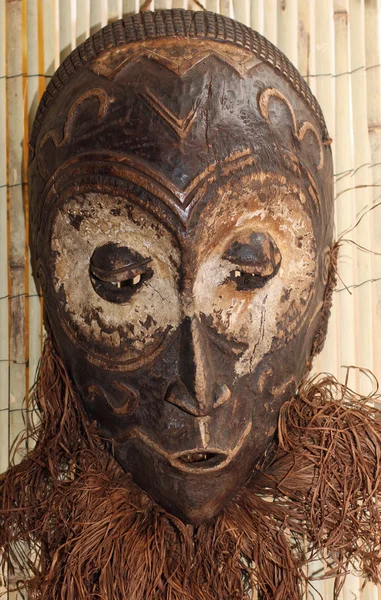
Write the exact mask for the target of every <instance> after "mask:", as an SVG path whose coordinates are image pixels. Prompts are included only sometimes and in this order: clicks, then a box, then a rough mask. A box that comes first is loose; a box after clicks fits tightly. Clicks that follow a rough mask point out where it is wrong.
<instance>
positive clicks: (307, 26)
mask: <svg viewBox="0 0 381 600" xmlns="http://www.w3.org/2000/svg"><path fill="white" fill-rule="evenodd" d="M314 17H315V0H310V1H309V2H299V4H298V64H297V67H298V69H299V71H300V73H301V74H302V75H303V77H304V78H305V79H306V81H307V83H308V85H309V86H310V87H311V89H312V91H315V89H314V88H315V78H314V77H312V78H311V77H310V74H311V73H316V56H315V52H314V48H315V27H314V23H315V19H314Z"/></svg>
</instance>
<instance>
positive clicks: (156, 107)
mask: <svg viewBox="0 0 381 600" xmlns="http://www.w3.org/2000/svg"><path fill="white" fill-rule="evenodd" d="M139 97H140V98H141V99H142V100H144V102H146V103H147V104H148V106H149V107H150V108H151V109H152V110H153V111H154V112H155V113H156V114H157V115H158V116H159V117H160V118H161V119H162V120H163V121H164V122H165V123H166V124H167V125H168V126H169V127H170V128H171V129H172V130H173V131H174V132H175V133H176V135H177V136H178V137H179V138H180V139H181V140H184V139H185V138H186V137H187V135H188V133H189V131H190V129H191V128H192V126H193V124H194V122H195V119H196V117H197V111H198V109H199V108H200V105H201V103H202V100H203V98H202V97H200V98H199V99H198V101H197V102H196V104H195V106H194V107H192V108H191V110H190V111H189V113H188V114H187V115H186V116H185V117H184V118H183V119H180V118H179V117H176V115H175V114H174V113H173V112H172V111H171V110H170V109H169V108H167V107H166V106H165V104H163V102H162V101H161V100H160V99H159V98H158V97H157V96H155V94H154V93H153V92H151V91H150V90H149V89H148V88H146V89H144V90H143V91H142V92H140V93H139Z"/></svg>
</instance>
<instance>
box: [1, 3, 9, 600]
mask: <svg viewBox="0 0 381 600" xmlns="http://www.w3.org/2000/svg"><path fill="white" fill-rule="evenodd" d="M7 37H8V36H7V27H6V8H5V0H0V148H1V150H0V155H1V160H0V444H1V446H0V472H1V473H3V472H4V471H5V470H6V469H7V467H8V448H9V412H8V408H9V345H8V339H9V335H8V334H9V319H8V292H9V290H8V227H7V187H6V185H7V161H6V156H7V133H6V132H7V117H8V115H7V108H8V107H7V95H6V79H5V77H6V74H7V64H6V52H7V50H6V40H7ZM2 594H4V600H8V594H7V592H6V589H5V587H4V585H3V582H2V578H1V575H0V596H1V595H2Z"/></svg>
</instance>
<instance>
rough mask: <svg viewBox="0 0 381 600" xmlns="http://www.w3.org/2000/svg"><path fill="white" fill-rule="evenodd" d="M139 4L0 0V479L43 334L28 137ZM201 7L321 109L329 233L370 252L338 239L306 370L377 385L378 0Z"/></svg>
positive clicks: (380, 371)
mask: <svg viewBox="0 0 381 600" xmlns="http://www.w3.org/2000/svg"><path fill="white" fill-rule="evenodd" d="M140 4H143V0H141V2H139V0H0V153H1V154H0V157H1V160H0V472H2V471H4V470H5V469H6V467H7V465H8V460H9V454H10V448H11V446H12V444H13V442H14V440H15V438H16V436H17V434H18V433H19V431H20V430H21V429H22V428H24V427H25V419H26V415H27V411H28V390H29V388H30V386H31V385H32V384H33V381H34V377H35V373H36V367H37V364H38V360H39V356H40V352H41V344H42V338H43V329H42V323H41V299H40V298H39V297H38V296H37V294H36V290H35V286H34V283H33V279H32V277H31V273H30V267H29V257H28V225H27V224H28V199H27V197H28V183H27V164H26V157H27V140H28V135H29V132H30V131H31V125H32V121H33V117H34V114H35V111H36V107H37V104H38V100H39V98H40V97H41V94H42V93H43V91H44V89H45V86H46V84H47V82H48V81H49V78H50V77H51V76H52V74H53V72H54V71H55V69H56V68H57V67H58V65H59V64H60V62H61V61H62V60H63V59H64V58H65V57H66V56H67V55H68V54H69V52H70V51H71V50H72V49H73V48H74V47H75V46H77V45H78V44H79V43H81V42H82V41H83V40H85V39H86V37H87V36H88V35H89V34H91V33H93V32H94V31H96V30H97V29H99V28H100V27H102V26H104V25H106V24H107V22H109V21H113V20H116V19H118V18H120V17H122V16H123V15H124V14H129V13H132V12H136V11H138V10H139V9H140ZM145 4H147V3H145ZM203 5H204V7H205V8H206V9H208V10H212V11H216V12H221V13H222V14H225V15H229V16H232V17H235V18H236V19H237V20H239V21H242V22H243V23H246V24H247V25H250V26H251V27H253V28H254V29H256V30H257V31H259V32H260V33H263V34H264V35H265V36H266V37H267V38H268V39H270V40H271V41H272V42H273V43H274V44H276V45H277V46H278V47H279V48H281V50H283V51H284V52H285V53H286V55H287V56H288V57H289V58H290V59H291V61H292V62H293V63H294V64H295V65H296V66H297V67H298V68H299V70H300V72H301V73H302V74H303V75H304V76H305V77H306V79H307V81H308V83H309V85H310V86H311V88H312V90H313V92H314V93H315V95H316V96H317V98H318V100H319V101H320V103H321V105H322V108H323V112H324V114H325V117H326V120H327V124H328V128H329V131H330V134H331V136H332V138H333V145H332V148H333V154H334V159H335V185H336V228H337V230H336V233H337V236H339V235H342V234H344V239H345V240H352V242H355V243H356V244H358V245H359V246H361V247H363V248H366V249H370V250H372V251H373V253H369V252H366V251H364V250H361V249H359V247H358V246H356V245H355V244H353V243H352V242H351V241H345V242H344V243H343V246H342V250H341V257H340V261H339V272H340V277H341V280H340V281H339V285H338V289H337V290H336V293H335V301H334V308H333V312H332V318H331V324H330V330H329V335H328V339H327V342H326V346H325V349H324V352H323V354H322V356H321V357H319V358H318V360H317V364H316V367H315V368H316V370H317V371H330V372H332V373H333V374H334V375H336V376H337V377H338V378H339V379H344V377H345V375H346V369H345V367H347V366H351V365H357V366H360V367H364V368H366V369H370V370H372V371H373V372H374V373H375V374H376V375H378V377H381V256H379V255H377V254H376V252H381V206H380V207H379V206H378V204H379V203H380V201H381V94H380V91H381V67H380V63H381V56H380V55H381V0H203ZM171 7H176V8H196V3H195V2H193V1H188V0H173V1H171V0H155V1H154V0H152V2H151V3H150V5H149V8H151V9H154V8H156V9H160V8H171ZM355 225H357V226H356V227H355ZM350 383H351V385H352V386H353V387H355V388H356V389H357V390H359V391H362V392H369V390H370V387H371V384H370V381H369V378H368V377H367V376H366V375H364V374H362V373H361V372H360V371H355V370H352V371H350ZM319 567H320V569H323V566H322V565H319V564H317V565H316V570H318V569H319ZM362 583H363V582H361V580H359V579H357V578H356V577H355V576H353V575H350V576H349V577H348V580H347V584H346V586H345V590H344V591H343V593H342V598H343V600H349V599H351V600H355V599H361V600H376V599H377V600H380V599H381V590H377V589H376V587H375V586H373V585H370V584H368V585H366V586H365V588H364V589H363V590H361V587H362ZM332 587H333V583H332V581H330V580H329V579H328V580H325V581H324V582H321V583H316V589H317V591H318V592H320V593H321V594H322V596H323V598H324V599H326V600H330V599H331V598H332ZM308 597H309V598H313V595H311V592H309V594H308ZM315 597H318V594H316V596H315ZM10 598H12V600H13V598H15V596H14V595H13V594H9V599H10ZM110 600H111V599H110ZM216 600H217V599H216ZM290 600H291V599H290Z"/></svg>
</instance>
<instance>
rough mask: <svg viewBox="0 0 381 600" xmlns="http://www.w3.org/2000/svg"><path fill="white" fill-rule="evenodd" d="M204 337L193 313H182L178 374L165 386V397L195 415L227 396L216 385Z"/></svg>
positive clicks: (223, 390)
mask: <svg viewBox="0 0 381 600" xmlns="http://www.w3.org/2000/svg"><path fill="white" fill-rule="evenodd" d="M211 356H212V354H211V352H210V351H209V346H208V339H207V336H206V334H205V332H204V331H203V325H202V324H201V323H200V322H199V320H198V319H197V318H196V317H193V318H189V317H186V318H185V319H184V321H183V323H182V326H181V332H180V344H179V359H178V377H177V379H176V381H175V382H174V383H173V384H172V385H171V386H170V387H169V389H168V392H167V395H166V400H167V402H170V403H171V404H175V405H176V406H178V407H179V408H181V409H183V410H185V411H186V412H189V413H191V414H192V415H195V416H205V415H207V414H208V413H210V411H211V410H213V408H216V407H217V406H220V405H221V404H223V403H224V402H226V401H227V400H228V399H229V398H230V391H229V389H228V388H227V387H226V386H225V385H219V384H218V383H217V382H216V378H215V375H216V374H215V369H214V367H213V362H212V360H211Z"/></svg>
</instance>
